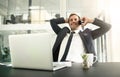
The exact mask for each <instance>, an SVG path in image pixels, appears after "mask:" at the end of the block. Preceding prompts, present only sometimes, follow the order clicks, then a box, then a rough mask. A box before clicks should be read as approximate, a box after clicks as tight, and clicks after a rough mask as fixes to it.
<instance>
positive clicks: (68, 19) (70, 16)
mask: <svg viewBox="0 0 120 77" xmlns="http://www.w3.org/2000/svg"><path fill="white" fill-rule="evenodd" d="M73 15H76V16H78V18H79V20H80V16H79V15H77V14H75V13H71V14H70V15H69V18H68V22H69V19H70V17H71V16H73Z"/></svg>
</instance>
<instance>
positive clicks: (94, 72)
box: [0, 62, 120, 77]
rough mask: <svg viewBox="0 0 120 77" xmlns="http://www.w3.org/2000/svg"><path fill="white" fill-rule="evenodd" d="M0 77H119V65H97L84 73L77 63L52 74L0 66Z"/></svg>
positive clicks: (110, 63)
mask: <svg viewBox="0 0 120 77" xmlns="http://www.w3.org/2000/svg"><path fill="white" fill-rule="evenodd" d="M0 77H120V63H119V62H108V63H97V64H96V65H94V66H93V67H91V68H90V69H89V70H86V71H85V70H83V69H82V67H81V65H80V64H79V63H73V66H72V67H68V68H63V69H60V70H57V71H54V72H51V71H41V70H28V69H13V68H11V67H6V66H0Z"/></svg>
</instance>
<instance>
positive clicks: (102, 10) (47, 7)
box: [0, 0, 120, 62]
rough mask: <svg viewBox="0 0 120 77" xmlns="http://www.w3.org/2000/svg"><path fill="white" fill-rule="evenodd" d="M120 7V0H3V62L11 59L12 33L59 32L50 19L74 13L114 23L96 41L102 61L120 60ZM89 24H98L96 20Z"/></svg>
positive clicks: (0, 12)
mask: <svg viewBox="0 0 120 77" xmlns="http://www.w3.org/2000/svg"><path fill="white" fill-rule="evenodd" d="M119 7H120V1H119V0H0V62H11V59H10V53H9V52H10V50H9V43H8V36H9V35H12V34H28V33H40V32H51V33H52V34H53V35H55V34H54V32H53V31H52V29H51V27H50V24H49V20H50V19H52V18H59V17H64V18H67V17H68V16H69V14H70V13H77V14H78V15H79V16H80V17H83V16H86V17H89V18H99V19H101V20H103V21H105V22H107V23H110V24H111V25H112V28H111V30H110V31H109V32H107V33H106V34H105V35H103V36H101V37H100V38H98V39H96V40H95V41H94V44H95V48H96V53H97V55H98V59H99V62H111V61H112V62H119V61H120V45H119V44H120V30H119V29H120V27H119V26H120V11H119ZM60 26H61V27H63V26H64V25H60ZM86 27H89V28H91V29H95V28H96V26H94V25H92V24H88V25H87V26H86Z"/></svg>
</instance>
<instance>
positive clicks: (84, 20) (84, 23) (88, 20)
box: [81, 17, 94, 26]
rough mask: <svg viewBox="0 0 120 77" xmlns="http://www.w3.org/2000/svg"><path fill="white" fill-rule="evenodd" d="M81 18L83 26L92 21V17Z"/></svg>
mask: <svg viewBox="0 0 120 77" xmlns="http://www.w3.org/2000/svg"><path fill="white" fill-rule="evenodd" d="M81 20H82V21H83V23H82V26H85V25H86V24H87V23H93V22H94V19H90V18H87V17H82V18H81Z"/></svg>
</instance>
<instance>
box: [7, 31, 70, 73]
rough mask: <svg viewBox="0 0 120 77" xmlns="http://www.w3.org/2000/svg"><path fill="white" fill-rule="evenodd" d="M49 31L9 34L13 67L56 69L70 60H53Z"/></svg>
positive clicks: (62, 66) (65, 65) (64, 65)
mask: <svg viewBox="0 0 120 77" xmlns="http://www.w3.org/2000/svg"><path fill="white" fill-rule="evenodd" d="M51 40H52V36H51V34H50V33H37V34H19V35H9V47H10V54H11V63H12V67H14V68H27V69H41V70H52V71H55V70H58V69H61V68H64V67H67V65H70V62H69V63H67V62H53V55H52V46H53V45H52V41H51Z"/></svg>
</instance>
